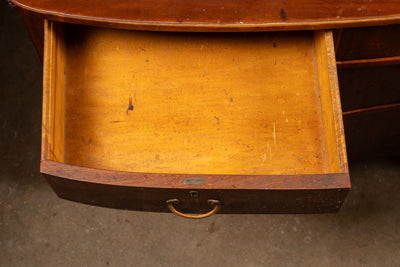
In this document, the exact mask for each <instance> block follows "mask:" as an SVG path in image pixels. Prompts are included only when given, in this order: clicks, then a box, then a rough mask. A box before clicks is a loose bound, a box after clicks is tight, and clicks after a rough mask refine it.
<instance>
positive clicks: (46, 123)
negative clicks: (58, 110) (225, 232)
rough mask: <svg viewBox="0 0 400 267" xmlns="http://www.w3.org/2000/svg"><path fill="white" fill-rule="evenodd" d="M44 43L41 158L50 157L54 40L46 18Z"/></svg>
mask: <svg viewBox="0 0 400 267" xmlns="http://www.w3.org/2000/svg"><path fill="white" fill-rule="evenodd" d="M44 28H45V32H44V43H46V44H48V45H46V46H45V47H44V51H43V53H44V54H43V100H42V101H43V106H42V147H41V159H42V160H44V159H49V158H50V151H49V149H50V140H49V137H50V129H51V127H52V125H51V121H50V116H51V115H50V114H51V107H50V105H51V101H50V100H51V98H52V96H51V90H50V88H51V84H52V78H53V75H52V71H51V70H52V60H51V57H52V54H53V52H52V50H53V45H52V43H53V42H54V39H53V35H51V34H50V33H51V32H52V24H50V23H49V21H48V20H45V21H44Z"/></svg>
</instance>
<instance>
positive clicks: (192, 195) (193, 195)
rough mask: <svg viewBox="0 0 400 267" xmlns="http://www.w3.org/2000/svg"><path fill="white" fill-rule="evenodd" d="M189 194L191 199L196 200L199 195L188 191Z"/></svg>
mask: <svg viewBox="0 0 400 267" xmlns="http://www.w3.org/2000/svg"><path fill="white" fill-rule="evenodd" d="M189 194H190V196H191V197H192V198H197V197H198V195H199V193H198V192H197V191H190V192H189Z"/></svg>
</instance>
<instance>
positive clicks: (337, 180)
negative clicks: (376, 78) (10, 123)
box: [40, 160, 350, 190]
mask: <svg viewBox="0 0 400 267" xmlns="http://www.w3.org/2000/svg"><path fill="white" fill-rule="evenodd" d="M40 171H41V172H42V173H45V174H48V175H53V176H57V177H61V178H65V179H73V180H78V181H81V182H89V183H98V184H108V185H117V186H131V187H146V188H174V189H236V188H240V189H253V190H254V189H260V190H267V189H268V190H294V189H297V190H316V189H340V188H350V179H349V175H348V173H332V174H303V175H205V174H168V173H136V172H122V171H112V170H100V169H94V168H86V167H80V166H74V165H69V164H65V163H60V162H55V161H51V160H42V161H41V164H40Z"/></svg>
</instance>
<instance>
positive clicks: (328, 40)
mask: <svg viewBox="0 0 400 267" xmlns="http://www.w3.org/2000/svg"><path fill="white" fill-rule="evenodd" d="M314 38H315V54H316V55H315V57H316V65H317V72H318V85H319V92H320V98H321V113H322V115H323V117H322V123H323V125H324V135H325V136H324V137H325V138H324V140H325V143H326V147H327V149H329V150H327V158H328V162H329V163H330V164H329V171H333V172H338V171H339V170H340V172H348V164H347V154H346V145H345V144H346V142H345V134H344V126H343V118H342V108H341V101H340V92H339V81H338V76H337V70H336V59H335V47H334V42H333V35H332V31H324V30H320V31H315V32H314ZM324 113H327V114H325V115H324ZM329 133H331V134H335V138H331V136H329V135H328V136H327V134H329ZM336 162H339V170H337V169H335V168H334V165H335V163H336Z"/></svg>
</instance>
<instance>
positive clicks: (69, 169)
mask: <svg viewBox="0 0 400 267" xmlns="http://www.w3.org/2000/svg"><path fill="white" fill-rule="evenodd" d="M41 172H42V173H43V174H44V176H45V177H46V179H47V181H48V182H49V184H50V185H51V186H52V188H53V189H54V191H55V192H56V193H57V195H58V196H59V197H60V198H64V199H68V200H71V201H75V202H80V203H85V204H90V205H96V206H102V207H109V208H118V209H130V210H141V211H157V212H169V209H168V207H167V204H166V201H167V200H168V199H179V201H180V204H179V210H180V211H182V212H185V213H204V212H207V211H208V210H209V209H210V207H209V205H207V200H208V199H217V200H219V201H220V202H221V205H222V206H221V210H220V211H219V213H239V214H243V213H248V214H256V213H320V212H335V211H337V210H338V209H339V208H340V206H341V205H342V203H343V201H344V199H345V197H346V195H347V193H348V191H349V188H350V184H349V178H348V174H347V173H341V174H322V175H292V176H285V175H276V176H240V175H225V176H221V175H190V174H185V175H168V174H151V173H147V174H145V173H128V172H118V171H109V170H99V169H92V168H84V167H79V166H72V165H68V164H63V163H58V162H54V161H49V160H44V161H42V162H41ZM196 181H200V182H201V183H200V182H196ZM191 183H193V184H191ZM192 190H195V191H196V196H195V197H193V191H192Z"/></svg>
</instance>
